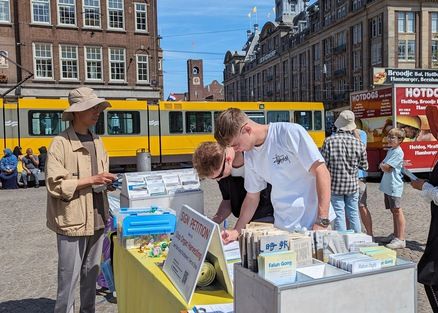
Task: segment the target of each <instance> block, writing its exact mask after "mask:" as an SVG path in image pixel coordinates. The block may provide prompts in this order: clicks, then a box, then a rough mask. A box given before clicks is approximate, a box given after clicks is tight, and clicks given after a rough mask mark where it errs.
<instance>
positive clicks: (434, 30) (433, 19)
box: [430, 12, 438, 33]
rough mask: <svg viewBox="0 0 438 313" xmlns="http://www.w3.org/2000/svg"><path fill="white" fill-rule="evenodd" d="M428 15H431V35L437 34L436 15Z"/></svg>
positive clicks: (437, 15) (437, 17)
mask: <svg viewBox="0 0 438 313" xmlns="http://www.w3.org/2000/svg"><path fill="white" fill-rule="evenodd" d="M430 15H431V21H430V26H431V31H432V33H438V13H437V12H433V13H431V14H430Z"/></svg>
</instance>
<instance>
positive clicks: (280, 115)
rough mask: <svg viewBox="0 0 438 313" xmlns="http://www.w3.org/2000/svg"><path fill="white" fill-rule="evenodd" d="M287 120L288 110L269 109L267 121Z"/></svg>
mask: <svg viewBox="0 0 438 313" xmlns="http://www.w3.org/2000/svg"><path fill="white" fill-rule="evenodd" d="M275 122H289V111H269V112H268V123H275Z"/></svg>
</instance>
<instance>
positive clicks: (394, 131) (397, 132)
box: [388, 127, 406, 141]
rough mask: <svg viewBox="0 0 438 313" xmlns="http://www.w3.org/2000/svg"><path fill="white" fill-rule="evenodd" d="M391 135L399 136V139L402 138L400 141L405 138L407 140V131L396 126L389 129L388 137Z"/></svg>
mask: <svg viewBox="0 0 438 313" xmlns="http://www.w3.org/2000/svg"><path fill="white" fill-rule="evenodd" d="M389 136H394V137H397V138H398V139H400V141H403V140H405V137H406V133H405V131H404V130H403V129H400V128H397V127H394V128H391V129H390V130H389V132H388V137H389Z"/></svg>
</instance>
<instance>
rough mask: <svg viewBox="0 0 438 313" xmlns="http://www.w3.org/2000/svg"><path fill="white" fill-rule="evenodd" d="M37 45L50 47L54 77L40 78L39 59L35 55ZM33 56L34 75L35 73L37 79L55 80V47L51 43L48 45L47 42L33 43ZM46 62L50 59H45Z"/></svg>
mask: <svg viewBox="0 0 438 313" xmlns="http://www.w3.org/2000/svg"><path fill="white" fill-rule="evenodd" d="M36 45H49V46H50V62H51V64H52V76H50V77H48V76H38V71H37V58H36V53H35V48H36ZM32 56H33V69H34V73H35V79H38V80H53V73H54V67H53V45H52V44H51V43H47V42H33V43H32ZM45 59H46V60H47V59H48V58H45Z"/></svg>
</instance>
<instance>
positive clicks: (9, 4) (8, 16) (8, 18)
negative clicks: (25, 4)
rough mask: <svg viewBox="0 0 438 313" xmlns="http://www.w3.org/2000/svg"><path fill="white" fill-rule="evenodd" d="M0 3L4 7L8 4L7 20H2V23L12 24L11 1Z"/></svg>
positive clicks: (4, 0) (1, 0) (2, 0)
mask: <svg viewBox="0 0 438 313" xmlns="http://www.w3.org/2000/svg"><path fill="white" fill-rule="evenodd" d="M0 3H1V4H3V5H5V4H6V6H5V8H7V12H6V14H7V19H0V23H10V22H11V3H10V1H9V0H0ZM6 14H5V15H6ZM0 18H1V15H0Z"/></svg>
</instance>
